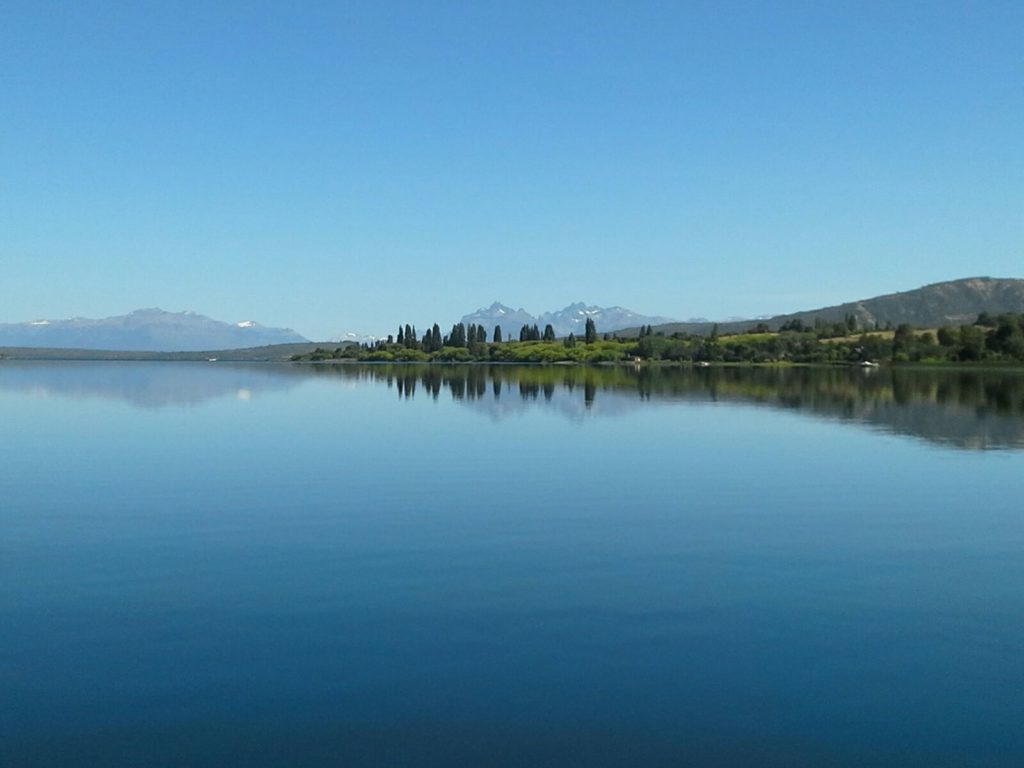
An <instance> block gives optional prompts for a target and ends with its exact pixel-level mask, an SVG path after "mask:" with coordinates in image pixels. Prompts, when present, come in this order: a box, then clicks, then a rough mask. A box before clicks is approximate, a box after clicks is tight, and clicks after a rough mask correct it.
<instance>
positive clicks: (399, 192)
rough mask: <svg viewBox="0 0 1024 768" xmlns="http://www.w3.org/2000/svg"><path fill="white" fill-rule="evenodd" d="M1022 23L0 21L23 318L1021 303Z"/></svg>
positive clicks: (666, 15)
mask: <svg viewBox="0 0 1024 768" xmlns="http://www.w3.org/2000/svg"><path fill="white" fill-rule="evenodd" d="M1022 40H1024V3H1021V2H1019V1H1015V2H1005V3H984V2H980V3H979V2H970V3H941V2H938V3H936V2H891V1H889V2H879V3H868V2H854V3H839V2H836V3H831V2H820V1H816V2H806V3H801V2H780V3H770V2H755V3H738V2H732V3H730V2H709V3H697V2H665V3H643V2H615V3H612V2H606V3H599V2H581V3H559V2H550V1H549V2H538V3H528V2H515V3H510V2H502V3H487V2H473V3H465V2H459V3H429V2H420V3H408V4H406V3H398V2H348V3H343V2H328V3H283V2H278V3H259V2H232V3H226V2H225V3H215V2H210V1H209V0H207V1H206V2H198V3H186V2H174V3H170V2H168V3H143V2H139V3H124V2H111V3H74V2H70V3H64V2H60V3H48V2H41V1H40V0H28V1H24V2H23V1H21V0H5V2H3V3H2V4H0V266H2V270H0V321H21V320H29V319H34V318H38V317H63V316H68V315H84V316H103V315H110V314H120V313H123V312H126V311H128V310H131V309H134V308H137V307H143V306H160V307H163V308H164V309H172V310H181V309H192V310H196V311H199V312H203V313H205V314H209V315H212V316H215V317H218V318H220V319H225V320H241V319H248V318H252V319H256V320H259V321H260V322H263V323H266V324H271V325H285V326H291V327H294V328H295V329H296V330H298V331H300V332H301V333H303V334H305V335H307V336H311V337H316V338H324V337H326V336H329V335H331V334H334V333H337V332H339V331H344V330H364V331H369V332H374V331H380V330H385V331H386V330H389V329H391V327H392V326H393V325H395V324H396V323H397V322H399V321H400V320H401V321H406V320H408V321H410V322H425V321H428V320H434V319H436V320H438V321H441V322H451V321H452V320H454V319H457V318H458V317H459V316H460V315H462V314H463V313H464V312H466V311H470V310H473V309H475V308H477V307H478V306H482V305H486V304H489V303H490V302H491V301H492V300H494V299H500V300H502V301H504V302H506V303H509V304H514V305H516V306H525V307H526V308H527V309H529V310H532V311H534V312H539V311H542V310H547V309H555V308H559V307H561V306H564V305H565V304H567V303H569V302H570V301H574V300H578V299H582V300H585V301H588V302H593V303H599V304H612V303H615V304H622V305H625V306H628V307H631V308H633V309H636V310H639V311H643V312H648V313H657V314H663V315H670V316H674V317H680V318H686V317H689V316H695V315H704V316H708V317H712V318H722V317H726V316H730V315H747V316H750V315H756V314H762V313H771V312H778V311H785V310H795V309H800V308H808V307H811V306H818V305H822V304H828V303H833V302H836V301H841V300H847V299H854V298H861V297H865V296H870V295H874V294H878V293H884V292H889V291H892V290H902V289H908V288H913V287H916V286H918V285H921V284H923V283H927V282H934V281H938V280H943V279H950V278H955V277H965V276H970V275H978V274H985V275H994V276H1014V277H1024V44H1022Z"/></svg>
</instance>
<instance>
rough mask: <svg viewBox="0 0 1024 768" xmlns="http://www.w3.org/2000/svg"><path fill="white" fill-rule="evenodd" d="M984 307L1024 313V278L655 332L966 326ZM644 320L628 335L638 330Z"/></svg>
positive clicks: (946, 285) (947, 285) (980, 280)
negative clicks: (798, 325) (851, 320)
mask: <svg viewBox="0 0 1024 768" xmlns="http://www.w3.org/2000/svg"><path fill="white" fill-rule="evenodd" d="M982 312H989V313H991V314H993V315H997V314H999V313H1002V312H1018V313H1024V280H1020V279H1015V278H994V277H968V278H964V279H961V280H949V281H946V282H943V283H933V284H931V285H926V286H924V287H923V288H916V289H914V290H912V291H904V292H902V293H890V294H886V295H884V296H876V297H875V298H872V299H861V300H860V301H850V302H847V303H845V304H836V305H834V306H831V307H821V308H820V309H808V310H804V311H802V312H791V313H789V314H785V315H775V316H773V317H768V318H758V319H754V320H735V321H726V322H721V323H711V322H706V321H705V322H696V323H694V322H689V323H667V324H662V325H657V324H653V323H652V325H655V329H654V330H655V331H660V332H663V333H665V334H672V333H693V334H707V333H710V331H711V329H712V328H714V327H715V326H716V325H717V326H718V330H719V332H721V333H737V332H742V331H746V330H750V329H751V328H754V327H755V326H757V325H758V324H761V323H763V324H764V325H766V326H768V328H769V329H771V330H773V331H774V330H778V329H779V327H780V326H782V325H784V324H785V323H787V322H790V321H792V320H800V321H802V322H803V323H804V324H806V325H809V326H813V325H814V321H815V320H818V319H821V320H824V321H826V322H832V323H834V322H839V321H842V320H845V319H846V317H847V316H848V315H853V316H854V317H855V318H857V325H858V327H860V328H867V327H874V326H878V327H880V328H884V327H885V326H887V325H893V326H897V325H900V324H901V323H908V324H909V325H912V326H914V327H915V328H936V327H939V326H943V325H962V324H964V323H970V322H973V321H974V320H975V319H976V318H977V317H978V315H979V314H981V313H982ZM646 324H648V323H644V322H639V323H636V324H635V325H634V326H632V327H631V328H629V329H628V330H626V331H624V332H623V333H622V335H626V336H628V335H635V334H636V332H637V331H638V330H639V327H640V326H641V325H646Z"/></svg>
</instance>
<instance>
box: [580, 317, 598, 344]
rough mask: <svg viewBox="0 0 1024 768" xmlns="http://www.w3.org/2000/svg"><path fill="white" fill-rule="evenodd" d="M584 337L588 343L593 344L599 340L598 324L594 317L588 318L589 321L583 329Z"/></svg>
mask: <svg viewBox="0 0 1024 768" xmlns="http://www.w3.org/2000/svg"><path fill="white" fill-rule="evenodd" d="M583 339H584V341H586V343H587V344H593V343H594V342H595V341H597V326H596V325H595V324H594V319H593V318H592V317H588V318H587V323H586V326H585V328H584V331H583Z"/></svg>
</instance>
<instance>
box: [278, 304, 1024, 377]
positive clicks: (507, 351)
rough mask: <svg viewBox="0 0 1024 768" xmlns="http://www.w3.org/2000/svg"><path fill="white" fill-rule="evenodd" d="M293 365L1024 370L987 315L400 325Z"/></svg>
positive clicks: (1019, 342) (1017, 331)
mask: <svg viewBox="0 0 1024 768" xmlns="http://www.w3.org/2000/svg"><path fill="white" fill-rule="evenodd" d="M291 360H292V361H293V362H324V361H332V360H337V361H345V360H352V361H363V362H374V361H378V362H445V363H461V362H490V363H618V362H630V361H632V362H647V361H651V362H668V363H684V364H685V363H690V364H701V363H760V364H766V363H803V364H809V363H816V364H837V365H838V364H847V365H857V364H863V363H871V362H878V363H882V362H885V363H946V364H949V363H994V364H1014V363H1018V364H1019V363H1024V314H1000V315H990V314H989V313H986V312H983V313H981V314H980V315H979V316H978V317H977V319H976V320H975V321H974V322H972V323H966V324H963V325H958V326H953V325H946V326H942V327H940V328H924V329H917V328H913V327H911V326H910V325H907V324H902V325H898V326H896V327H890V328H882V329H879V328H871V329H867V328H858V327H857V322H856V319H855V318H854V317H853V316H852V315H851V316H848V317H847V318H846V320H845V321H844V322H837V323H829V322H823V321H816V322H815V323H814V325H813V326H808V325H806V324H805V323H803V322H802V321H800V320H793V321H790V322H788V323H786V324H784V325H783V326H781V327H780V328H779V329H778V330H769V329H768V328H767V326H766V325H763V324H762V325H759V326H755V327H754V328H753V329H751V330H750V331H749V332H744V333H732V334H720V333H718V330H717V327H716V328H715V329H713V330H712V331H711V333H710V334H708V335H707V336H701V335H692V334H685V333H673V334H670V335H665V334H664V333H662V332H658V331H656V330H655V329H654V328H652V327H651V326H645V327H643V328H641V329H640V330H639V333H638V334H637V335H636V336H630V337H625V336H619V335H617V334H609V333H604V334H601V333H598V331H597V328H596V327H595V325H594V322H593V320H591V319H589V318H588V319H587V321H586V324H585V327H584V332H583V334H582V336H580V337H577V336H576V335H575V334H572V333H570V334H569V335H568V336H565V337H562V338H556V335H555V331H554V329H553V328H552V327H551V326H550V325H548V326H546V327H545V328H544V329H543V330H541V329H540V328H538V326H537V325H532V326H531V325H524V326H522V327H521V328H520V329H519V331H518V334H517V335H515V336H512V337H509V336H506V335H505V332H504V330H503V329H502V328H501V326H500V325H499V326H495V327H494V328H493V329H492V330H491V331H490V332H488V330H487V329H486V328H484V326H482V325H478V324H474V323H470V324H468V325H467V324H465V323H456V324H455V325H453V326H452V329H451V331H450V332H449V333H447V334H442V333H441V329H440V327H439V326H438V324H436V323H435V324H434V325H433V326H432V327H431V328H429V329H428V330H427V331H426V332H425V333H423V334H422V335H420V334H418V333H417V331H416V328H415V326H412V325H403V326H400V327H399V329H398V333H397V334H394V335H389V336H388V337H387V338H386V339H380V340H377V341H374V342H372V343H362V344H356V343H348V344H344V345H341V346H338V347H334V348H328V347H318V348H316V349H315V350H314V351H313V352H310V353H307V354H298V355H294V356H292V358H291Z"/></svg>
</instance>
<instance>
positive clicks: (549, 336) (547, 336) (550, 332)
mask: <svg viewBox="0 0 1024 768" xmlns="http://www.w3.org/2000/svg"><path fill="white" fill-rule="evenodd" d="M543 338H544V341H554V340H555V329H554V327H553V326H552V325H551V323H548V324H547V325H545V326H544V336H543Z"/></svg>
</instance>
